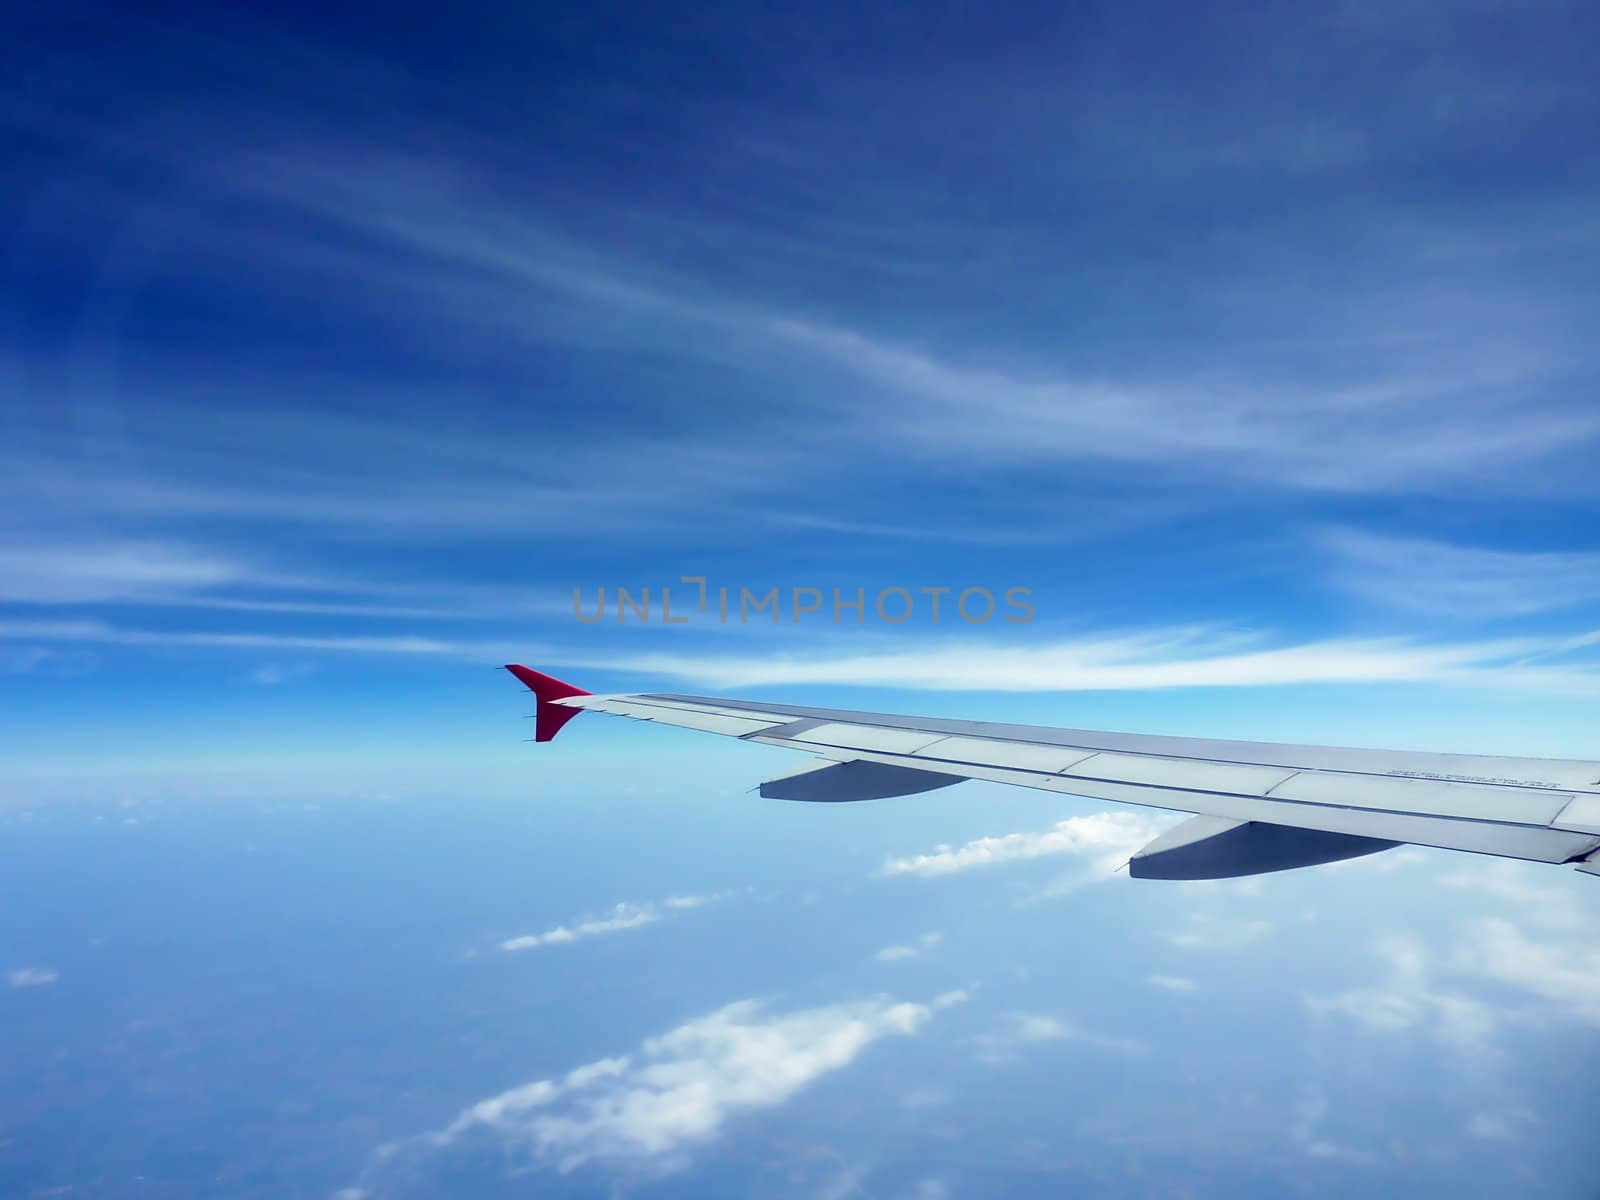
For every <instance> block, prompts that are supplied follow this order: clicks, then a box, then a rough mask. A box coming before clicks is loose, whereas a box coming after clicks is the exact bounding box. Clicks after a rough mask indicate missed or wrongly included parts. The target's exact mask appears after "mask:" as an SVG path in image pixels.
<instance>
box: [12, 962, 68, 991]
mask: <svg viewBox="0 0 1600 1200" xmlns="http://www.w3.org/2000/svg"><path fill="white" fill-rule="evenodd" d="M59 978H61V976H60V974H59V973H58V972H57V971H56V969H55V968H54V967H19V968H17V969H16V970H15V971H11V972H8V973H7V975H6V980H7V982H8V983H10V985H11V986H12V987H14V988H28V987H43V986H44V985H45V984H47V983H54V982H55V981H56V980H57V979H59Z"/></svg>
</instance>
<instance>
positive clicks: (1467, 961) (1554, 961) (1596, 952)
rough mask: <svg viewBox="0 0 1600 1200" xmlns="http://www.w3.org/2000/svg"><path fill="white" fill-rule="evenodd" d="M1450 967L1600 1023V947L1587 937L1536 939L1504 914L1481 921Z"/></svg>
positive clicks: (1572, 1015) (1461, 944)
mask: <svg viewBox="0 0 1600 1200" xmlns="http://www.w3.org/2000/svg"><path fill="white" fill-rule="evenodd" d="M1450 966H1451V967H1452V968H1454V969H1455V970H1457V971H1461V972H1464V973H1466V974H1469V975H1473V976H1476V977H1478V978H1481V979H1488V980H1493V981H1494V982H1496V983H1500V984H1505V985H1507V986H1510V987H1514V988H1517V989H1519V990H1521V991H1524V992H1528V993H1531V994H1532V995H1534V996H1537V997H1539V998H1540V999H1542V1000H1544V1001H1546V1002H1547V1003H1548V1004H1549V1005H1551V1006H1552V1008H1553V1009H1554V1010H1555V1011H1556V1012H1558V1013H1560V1014H1562V1015H1564V1016H1566V1017H1569V1018H1574V1019H1576V1020H1579V1021H1582V1022H1584V1023H1586V1024H1589V1025H1595V1026H1600V948H1597V947H1596V946H1594V945H1593V944H1592V942H1591V941H1590V940H1589V939H1588V938H1587V937H1575V938H1572V939H1569V940H1563V941H1546V942H1541V941H1536V940H1535V939H1533V938H1531V937H1529V936H1528V935H1527V934H1525V933H1524V932H1523V931H1522V930H1521V929H1519V928H1518V927H1517V926H1516V925H1514V924H1513V923H1512V922H1510V921H1507V920H1505V919H1503V918H1499V917H1496V918H1491V919H1489V920H1484V921H1479V922H1476V923H1474V924H1473V925H1472V926H1470V927H1469V929H1468V931H1467V936H1465V937H1463V938H1462V939H1461V940H1460V942H1459V944H1458V945H1457V946H1456V949H1455V953H1454V955H1453V956H1452V958H1451V961H1450Z"/></svg>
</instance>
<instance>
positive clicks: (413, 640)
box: [0, 606, 1600, 696]
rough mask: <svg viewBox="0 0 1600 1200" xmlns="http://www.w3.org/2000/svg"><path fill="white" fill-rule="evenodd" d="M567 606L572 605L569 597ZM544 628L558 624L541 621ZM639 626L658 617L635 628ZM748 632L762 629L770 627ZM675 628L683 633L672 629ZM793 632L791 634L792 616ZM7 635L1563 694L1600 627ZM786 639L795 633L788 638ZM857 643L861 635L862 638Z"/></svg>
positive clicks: (645, 670)
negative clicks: (821, 637) (1294, 636)
mask: <svg viewBox="0 0 1600 1200" xmlns="http://www.w3.org/2000/svg"><path fill="white" fill-rule="evenodd" d="M562 611H563V613H570V606H569V607H567V608H564V609H563V610H562ZM543 628H544V632H545V634H546V636H547V637H548V636H549V634H550V629H549V627H548V626H545V627H543ZM630 628H633V629H636V630H645V631H647V632H648V631H652V630H659V629H660V628H661V627H660V626H659V625H657V626H644V625H636V626H632V627H630ZM713 628H714V629H716V630H719V631H720V630H722V629H725V628H726V629H732V630H743V631H744V632H745V633H746V634H747V635H748V636H749V637H751V638H757V639H759V638H760V637H761V636H762V631H761V630H760V629H751V628H749V627H745V626H738V625H733V626H727V627H724V626H715V627H713ZM673 632H677V631H676V630H674V631H673ZM780 634H781V636H783V637H784V638H790V637H792V636H794V631H792V630H790V629H788V627H782V628H781V629H780V631H779V634H774V635H773V636H774V637H777V636H780ZM0 641H27V642H33V643H37V644H40V645H50V644H53V643H92V644H100V645H108V646H132V647H189V648H192V649H197V650H216V651H225V650H280V651H307V652H310V651H323V652H327V653H358V654H386V655H400V656H407V657H414V656H425V657H437V658H450V659H460V660H470V661H476V662H503V661H506V658H507V656H508V655H509V656H512V657H526V658H532V657H538V658H539V659H540V661H541V662H543V663H544V664H545V665H546V666H552V667H573V668H580V669H581V668H585V667H587V668H594V669H603V670H607V671H614V672H617V673H619V674H623V675H632V676H635V677H642V678H650V677H656V678H667V679H672V680H678V681H683V682H687V683H690V684H693V685H695V686H699V687H708V688H751V687H779V686H786V685H796V684H805V685H809V684H838V685H846V686H860V687H892V688H903V689H907V690H944V691H1009V692H1071V691H1150V690H1167V689H1176V688H1192V687H1193V688H1198V687H1206V688H1219V687H1221V688H1251V687H1280V686H1295V685H1318V684H1379V683H1382V684H1444V685H1450V686H1463V687H1474V688H1487V689H1509V690H1516V691H1525V692H1531V693H1544V694H1548V695H1558V696H1592V695H1597V694H1600V661H1597V659H1596V657H1595V653H1596V651H1597V650H1600V632H1592V631H1584V632H1580V633H1575V634H1572V635H1559V636H1557V635H1543V636H1525V637H1518V638H1497V639H1491V640H1482V641H1456V642H1451V641H1437V642H1429V641H1424V640H1421V639H1415V638H1400V637H1395V638H1381V639H1354V638H1336V639H1324V640H1312V641H1303V642H1285V641H1282V640H1281V639H1280V640H1278V641H1277V644H1274V640H1273V639H1270V638H1269V637H1268V636H1267V635H1264V634H1260V633H1236V632H1229V631H1228V630H1226V629H1219V628H1212V627H1206V628H1195V627H1188V626H1180V627H1167V628H1156V629H1150V630H1145V631H1135V632H1107V633H1104V634H1099V635H1093V636H1084V637H1075V638H1066V639H1059V638H1058V639H1053V640H1040V641H1034V642H1029V643H1018V642H1012V643H998V642H994V641H991V640H986V639H982V638H978V637H973V638H971V639H959V640H956V639H943V640H939V641H924V640H918V641H914V642H913V641H909V640H900V639H896V640H894V641H892V642H890V641H888V640H884V639H880V640H877V641H876V642H874V643H873V646H872V648H868V649H859V650H850V651H848V652H830V650H829V648H828V647H829V646H830V645H842V644H843V643H842V642H838V641H834V642H831V643H830V642H827V641H817V640H815V639H814V640H813V641H812V642H811V643H810V644H811V645H812V650H811V652H810V653H809V654H807V655H806V656H804V657H800V656H797V655H795V654H794V653H793V652H792V651H790V650H788V649H786V648H784V649H778V650H775V651H774V652H772V653H767V654H755V653H733V654H730V653H728V652H727V651H726V650H724V649H722V648H721V647H720V645H711V644H705V648H704V649H703V650H702V651H701V652H699V653H686V652H672V653H651V652H646V653H632V652H627V651H611V652H607V651H605V650H603V649H599V648H594V647H582V648H580V647H578V646H577V645H575V644H574V643H572V642H571V641H570V640H564V641H562V642H561V643H558V644H546V645H544V646H538V645H535V644H533V643H532V642H530V641H529V640H527V639H526V638H521V639H518V638H514V637H510V636H507V637H505V638H503V639H501V640H496V641H488V640H477V641H467V640H462V639H459V638H455V637H451V636H449V635H447V634H438V633H430V634H426V635H423V634H392V635H390V634H366V633H350V634H342V633H341V634H299V633H278V632H262V631H247V630H234V631H226V632H224V631H218V630H188V629H172V628H161V629H152V628H145V627H135V626H130V625H123V624H117V623H114V622H110V621H105V620H102V619H98V618H72V619H50V620H40V619H23V620H4V619H0ZM780 644H783V645H786V644H787V643H780ZM850 644H851V645H852V646H853V645H855V644H857V643H855V642H854V641H852V642H851V643H850Z"/></svg>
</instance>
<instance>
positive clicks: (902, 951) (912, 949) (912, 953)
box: [873, 933, 944, 963]
mask: <svg viewBox="0 0 1600 1200" xmlns="http://www.w3.org/2000/svg"><path fill="white" fill-rule="evenodd" d="M942 940H944V939H943V935H942V934H937V933H925V934H923V935H922V936H921V937H920V938H918V939H917V940H916V941H915V942H914V943H912V944H911V945H909V946H885V947H884V948H883V949H882V950H879V951H878V952H877V953H876V954H874V955H873V958H875V959H877V960H878V961H879V962H881V963H892V962H905V961H906V960H907V959H910V958H916V957H917V956H918V955H920V954H921V953H923V951H925V950H931V949H932V948H933V947H935V946H937V945H938V944H939V943H940V942H941V941H942Z"/></svg>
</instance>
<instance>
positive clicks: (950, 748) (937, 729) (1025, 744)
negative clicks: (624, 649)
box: [507, 666, 1600, 879]
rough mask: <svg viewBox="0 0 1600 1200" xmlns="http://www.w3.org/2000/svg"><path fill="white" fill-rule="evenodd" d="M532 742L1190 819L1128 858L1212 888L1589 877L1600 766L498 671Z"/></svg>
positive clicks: (842, 784)
mask: <svg viewBox="0 0 1600 1200" xmlns="http://www.w3.org/2000/svg"><path fill="white" fill-rule="evenodd" d="M507 670H509V671H511V672H512V674H514V675H516V676H517V678H518V679H520V680H522V681H523V682H524V683H525V684H526V685H527V686H528V687H529V688H530V690H532V691H533V692H534V693H535V695H536V696H537V698H538V709H539V711H538V720H537V725H538V735H539V736H538V740H539V741H548V740H550V739H551V738H553V737H554V736H555V734H556V732H557V731H559V730H560V728H561V726H562V725H564V724H565V723H566V722H567V721H568V720H570V719H571V718H572V717H574V716H576V715H577V713H578V712H580V711H583V710H585V709H589V710H593V711H596V712H604V713H610V714H613V715H616V716H623V717H630V718H632V719H634V720H642V721H654V722H656V723H658V724H662V725H674V726H677V727H679V728H683V729H695V730H700V731H702V732H705V733H719V734H723V735H725V736H728V737H735V738H739V739H741V740H743V741H749V742H760V743H762V744H763V745H769V746H783V747H787V748H790V749H794V750H803V751H806V752H807V753H809V754H811V755H814V756H815V761H814V762H813V763H812V764H810V765H808V766H805V767H802V768H801V769H800V770H798V771H792V772H789V773H787V774H785V775H782V776H779V777H777V778H775V779H772V780H769V781H767V782H766V783H764V784H763V785H762V786H761V793H762V795H764V796H772V797H777V798H782V799H795V800H808V801H852V800H866V799H880V798H883V797H887V796H900V795H910V794H914V793H917V792H923V791H929V790H931V789H933V788H938V787H946V786H949V785H951V784H954V783H959V782H961V781H962V780H964V779H982V780H987V781H991V782H994V783H1010V784H1016V785H1018V786H1021V787H1030V788H1037V789H1041V790H1044V791H1054V792H1063V793H1067V794H1070V795H1076V796H1088V797H1092V798H1094V799H1100V800H1114V801H1118V802H1121V803H1126V804H1139V805H1145V806H1149V807H1154V808H1165V809H1171V810H1174V811H1178V812H1186V813H1195V814H1198V815H1197V816H1196V817H1195V818H1194V819H1193V820H1191V821H1187V822H1184V823H1183V824H1181V825H1179V826H1177V827H1176V828H1174V829H1171V830H1168V831H1167V833H1165V834H1163V835H1162V836H1161V837H1160V838H1157V839H1156V840H1155V841H1154V842H1152V843H1151V844H1150V845H1149V846H1147V847H1145V849H1144V850H1141V851H1140V852H1139V853H1138V854H1136V855H1135V856H1134V857H1133V860H1132V862H1131V863H1130V868H1129V869H1130V873H1131V874H1133V875H1134V876H1136V877H1139V878H1156V879H1215V878H1223V877H1227V876H1235V875H1253V874H1260V873H1263V872H1266V871H1280V870H1286V869H1288V868H1291V867H1299V866H1309V865H1314V864H1317V863H1323V862H1333V861H1337V860H1339V859H1344V858H1352V857H1356V856H1359V855H1362V854H1372V853H1376V852H1378V851H1380V850H1385V849H1388V848H1390V847H1391V846H1395V845H1398V844H1400V843H1413V844H1415V845H1420V846H1438V847H1442V848H1445V849H1450V850H1464V851H1469V852H1472V853H1477V854H1492V855H1498V856H1501V857H1505V858H1520V859H1526V860H1529V861H1534V862H1547V863H1573V864H1576V865H1577V866H1578V868H1579V869H1580V870H1583V871H1587V872H1589V873H1590V874H1600V763H1594V762H1583V761H1577V760H1566V759H1534V758H1507V757H1499V756H1491V755H1465V754H1428V753H1418V752H1413V751H1400V750H1357V749H1347V748H1340V747H1327V746H1297V745H1280V744H1276V743H1270V742H1238V741H1219V740H1212V739H1205V738H1186V737H1166V736H1156V735H1150V734H1128V733H1107V732H1100V731H1094V730H1083V729H1053V728H1048V727H1044V726H1033V725H1008V724H998V723H994V722H987V721H957V720H949V719H945V718H937V717H911V716H897V715H893V714H888V713H869V712H855V711H851V710H847V709H826V708H809V707H802V706H798V705H786V704H768V703H763V702H759V701H750V700H737V699H726V698H717V697H706V696H685V695H678V694H674V693H630V694H626V695H601V696H596V695H591V694H590V693H588V692H585V691H583V690H582V689H581V688H576V687H573V686H572V685H571V684H567V683H563V682H562V681H560V680H558V679H553V678H552V677H551V676H548V675H544V674H541V673H540V672H537V671H532V670H530V669H529V668H527V667H522V666H509V667H507Z"/></svg>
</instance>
